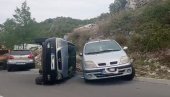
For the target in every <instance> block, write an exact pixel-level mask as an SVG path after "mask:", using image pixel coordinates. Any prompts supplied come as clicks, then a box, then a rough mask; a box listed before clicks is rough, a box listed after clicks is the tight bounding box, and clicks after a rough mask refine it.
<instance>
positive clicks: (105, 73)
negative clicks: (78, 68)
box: [81, 40, 135, 81]
mask: <svg viewBox="0 0 170 97" xmlns="http://www.w3.org/2000/svg"><path fill="white" fill-rule="evenodd" d="M125 49H127V47H124V48H121V46H120V45H119V44H118V43H117V42H116V41H115V40H100V41H92V42H88V43H86V44H85V46H84V50H83V54H81V55H82V56H83V58H82V64H83V65H82V66H83V75H84V80H85V81H89V80H95V79H104V78H113V77H123V78H124V79H126V80H132V79H133V78H134V76H135V70H134V68H133V66H132V62H131V60H130V58H129V57H128V56H127V54H126V52H125V51H124V50H125Z"/></svg>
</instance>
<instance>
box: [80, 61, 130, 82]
mask: <svg viewBox="0 0 170 97" xmlns="http://www.w3.org/2000/svg"><path fill="white" fill-rule="evenodd" d="M110 68H115V69H116V71H115V72H109V71H108V69H110ZM83 73H84V78H85V79H87V80H95V79H105V78H113V77H121V76H126V75H130V74H132V65H131V64H129V65H125V66H119V67H108V68H103V69H94V70H84V71H83Z"/></svg>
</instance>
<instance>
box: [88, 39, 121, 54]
mask: <svg viewBox="0 0 170 97" xmlns="http://www.w3.org/2000/svg"><path fill="white" fill-rule="evenodd" d="M120 50H121V48H120V46H119V45H118V44H117V43H116V42H115V41H101V42H94V43H89V44H87V45H86V46H85V54H96V53H104V52H111V51H120Z"/></svg>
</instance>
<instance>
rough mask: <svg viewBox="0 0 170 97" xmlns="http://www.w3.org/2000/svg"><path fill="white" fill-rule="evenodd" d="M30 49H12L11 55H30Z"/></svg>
mask: <svg viewBox="0 0 170 97" xmlns="http://www.w3.org/2000/svg"><path fill="white" fill-rule="evenodd" d="M30 53H31V52H30V51H11V53H10V54H11V55H29V54H30Z"/></svg>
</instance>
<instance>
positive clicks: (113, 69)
mask: <svg viewBox="0 0 170 97" xmlns="http://www.w3.org/2000/svg"><path fill="white" fill-rule="evenodd" d="M108 71H110V72H115V71H116V68H109V69H108Z"/></svg>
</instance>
